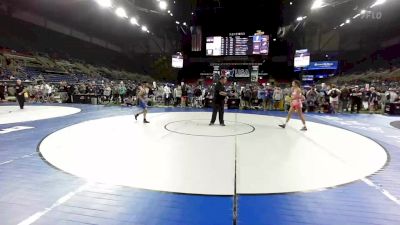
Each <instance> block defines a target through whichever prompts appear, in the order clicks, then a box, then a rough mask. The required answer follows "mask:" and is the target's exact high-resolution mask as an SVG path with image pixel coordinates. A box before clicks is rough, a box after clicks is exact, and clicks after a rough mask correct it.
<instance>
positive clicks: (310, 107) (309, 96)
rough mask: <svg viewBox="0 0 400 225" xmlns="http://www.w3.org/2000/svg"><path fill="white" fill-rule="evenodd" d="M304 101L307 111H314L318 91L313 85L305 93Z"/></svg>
mask: <svg viewBox="0 0 400 225" xmlns="http://www.w3.org/2000/svg"><path fill="white" fill-rule="evenodd" d="M306 101H307V111H308V112H314V111H315V107H316V106H317V105H318V92H317V90H316V88H315V86H312V87H311V89H310V90H309V91H308V92H307V93H306Z"/></svg>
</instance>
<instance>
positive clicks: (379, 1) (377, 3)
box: [371, 0, 386, 8]
mask: <svg viewBox="0 0 400 225" xmlns="http://www.w3.org/2000/svg"><path fill="white" fill-rule="evenodd" d="M385 2H386V0H376V2H375V3H374V4H372V5H371V8H373V7H375V6H377V5H382V4H383V3H385Z"/></svg>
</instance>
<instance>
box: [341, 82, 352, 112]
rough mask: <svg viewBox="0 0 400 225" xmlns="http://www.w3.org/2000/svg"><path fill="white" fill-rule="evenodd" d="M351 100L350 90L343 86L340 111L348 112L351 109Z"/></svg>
mask: <svg viewBox="0 0 400 225" xmlns="http://www.w3.org/2000/svg"><path fill="white" fill-rule="evenodd" d="M349 100H350V90H349V89H348V88H347V87H346V86H343V87H342V89H341V90H340V96H339V101H340V107H339V108H340V112H342V113H343V112H344V111H345V110H346V112H348V111H349Z"/></svg>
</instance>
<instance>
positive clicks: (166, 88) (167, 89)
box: [164, 85, 171, 97]
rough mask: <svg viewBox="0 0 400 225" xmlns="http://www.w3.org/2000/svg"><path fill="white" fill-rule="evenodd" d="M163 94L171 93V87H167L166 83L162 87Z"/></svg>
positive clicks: (168, 94)
mask: <svg viewBox="0 0 400 225" xmlns="http://www.w3.org/2000/svg"><path fill="white" fill-rule="evenodd" d="M164 94H165V96H168V97H169V96H170V95H171V88H169V87H168V86H167V85H165V87H164Z"/></svg>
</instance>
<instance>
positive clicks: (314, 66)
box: [294, 61, 339, 71]
mask: <svg viewBox="0 0 400 225" xmlns="http://www.w3.org/2000/svg"><path fill="white" fill-rule="evenodd" d="M338 66H339V62H338V61H319V62H310V65H309V66H307V67H304V68H303V70H337V69H338ZM294 71H300V68H294Z"/></svg>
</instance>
